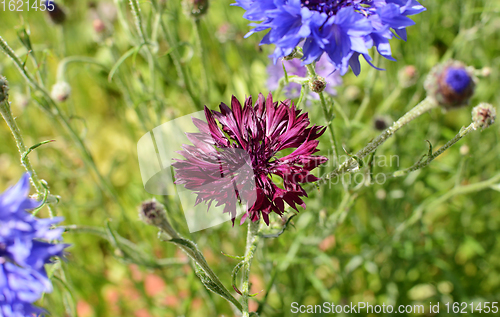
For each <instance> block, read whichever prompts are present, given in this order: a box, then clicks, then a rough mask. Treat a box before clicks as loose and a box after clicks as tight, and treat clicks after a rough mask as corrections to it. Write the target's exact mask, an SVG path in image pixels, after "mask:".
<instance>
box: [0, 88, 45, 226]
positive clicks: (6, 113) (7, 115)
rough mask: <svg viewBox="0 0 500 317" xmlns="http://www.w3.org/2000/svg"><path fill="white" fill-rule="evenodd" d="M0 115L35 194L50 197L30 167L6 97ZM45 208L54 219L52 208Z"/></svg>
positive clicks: (19, 131) (0, 105) (1, 105)
mask: <svg viewBox="0 0 500 317" xmlns="http://www.w3.org/2000/svg"><path fill="white" fill-rule="evenodd" d="M0 113H1V114H2V117H3V118H4V120H5V122H6V123H7V126H8V127H9V129H10V132H12V135H13V136H14V140H15V141H16V145H17V148H18V150H19V154H20V156H21V164H22V165H23V166H24V168H25V169H26V171H27V172H28V173H29V174H30V178H31V183H32V184H33V187H35V189H36V192H37V193H38V197H47V196H48V195H50V192H49V190H48V189H47V187H44V186H43V185H42V181H41V180H40V178H38V175H37V174H36V172H35V169H34V168H33V165H31V162H30V159H29V157H28V155H26V154H27V153H28V152H27V149H26V146H25V144H24V139H23V136H22V134H21V130H19V127H18V126H17V123H16V120H15V119H14V116H13V115H12V112H11V111H10V104H9V99H8V98H7V97H6V98H5V99H4V100H3V101H2V102H0ZM47 208H48V210H49V216H50V218H53V217H54V211H53V209H52V206H50V205H49V204H47Z"/></svg>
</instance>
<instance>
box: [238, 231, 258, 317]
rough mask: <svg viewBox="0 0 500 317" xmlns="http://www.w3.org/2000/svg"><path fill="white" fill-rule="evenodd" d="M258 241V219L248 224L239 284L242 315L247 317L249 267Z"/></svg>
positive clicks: (248, 313) (248, 314)
mask: <svg viewBox="0 0 500 317" xmlns="http://www.w3.org/2000/svg"><path fill="white" fill-rule="evenodd" d="M258 243H259V221H256V222H253V221H250V223H249V224H248V233H247V246H246V249H245V257H244V260H243V261H244V263H243V268H242V271H243V277H242V286H241V295H242V297H241V305H242V306H243V310H242V312H243V315H242V316H243V317H249V316H250V312H249V311H248V299H249V298H250V282H249V279H250V268H251V266H252V260H253V255H254V253H255V250H256V249H257V244H258Z"/></svg>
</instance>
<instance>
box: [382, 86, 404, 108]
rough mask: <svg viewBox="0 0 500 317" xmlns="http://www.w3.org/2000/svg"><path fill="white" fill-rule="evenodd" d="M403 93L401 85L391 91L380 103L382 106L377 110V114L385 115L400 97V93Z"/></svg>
mask: <svg viewBox="0 0 500 317" xmlns="http://www.w3.org/2000/svg"><path fill="white" fill-rule="evenodd" d="M402 91H403V88H402V87H401V85H398V86H397V87H396V88H395V89H393V90H392V91H391V93H390V94H389V96H387V98H385V99H384V102H382V105H381V106H380V107H378V108H377V113H380V114H382V113H385V112H387V110H389V109H390V108H391V106H392V105H393V104H394V102H395V101H396V99H398V97H399V95H401V92H402Z"/></svg>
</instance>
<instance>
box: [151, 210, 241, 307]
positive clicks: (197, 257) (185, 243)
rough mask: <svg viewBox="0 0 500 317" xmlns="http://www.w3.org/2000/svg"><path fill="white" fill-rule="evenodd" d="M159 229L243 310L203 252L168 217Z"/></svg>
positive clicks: (226, 296)
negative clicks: (181, 234) (181, 233)
mask: <svg viewBox="0 0 500 317" xmlns="http://www.w3.org/2000/svg"><path fill="white" fill-rule="evenodd" d="M156 226H157V227H158V228H159V229H161V230H162V231H164V232H165V233H167V234H168V235H169V236H170V237H171V238H172V242H174V243H175V244H177V246H178V247H180V248H181V249H182V250H183V251H184V252H186V254H187V255H188V256H189V257H190V258H191V259H192V260H193V261H195V262H196V263H197V264H198V265H199V266H200V267H201V268H202V269H203V271H205V273H206V274H207V275H208V276H209V277H210V279H211V280H212V282H214V283H215V284H216V286H217V288H218V289H219V290H220V291H222V292H223V294H224V298H226V299H228V300H229V301H230V302H231V303H232V304H233V305H234V306H236V308H237V309H238V310H240V311H241V310H242V305H241V304H240V303H239V302H238V300H237V299H236V298H234V296H233V295H232V294H231V293H230V292H229V291H228V290H227V288H226V287H225V286H224V284H222V282H221V281H220V279H219V277H218V276H217V274H215V272H214V271H213V270H212V269H211V268H210V266H209V265H208V263H207V261H206V260H205V257H204V256H203V254H202V253H201V252H200V251H199V250H198V248H197V247H196V245H195V244H194V243H193V242H192V241H190V240H187V239H184V238H182V237H181V236H180V235H179V234H178V233H177V231H176V230H175V229H174V228H173V227H172V226H171V225H170V222H169V221H168V219H167V218H166V217H163V218H162V221H161V223H160V224H158V225H156ZM181 241H182V242H181Z"/></svg>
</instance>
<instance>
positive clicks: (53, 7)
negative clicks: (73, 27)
mask: <svg viewBox="0 0 500 317" xmlns="http://www.w3.org/2000/svg"><path fill="white" fill-rule="evenodd" d="M45 7H46V8H47V10H46V11H47V13H48V14H49V17H50V19H51V20H52V22H54V23H55V24H62V23H64V21H65V20H66V13H64V10H63V9H62V8H61V6H59V5H57V4H56V2H55V1H54V0H45Z"/></svg>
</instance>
